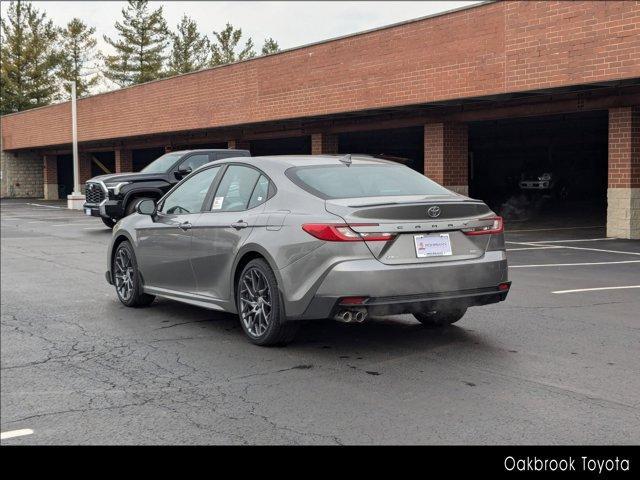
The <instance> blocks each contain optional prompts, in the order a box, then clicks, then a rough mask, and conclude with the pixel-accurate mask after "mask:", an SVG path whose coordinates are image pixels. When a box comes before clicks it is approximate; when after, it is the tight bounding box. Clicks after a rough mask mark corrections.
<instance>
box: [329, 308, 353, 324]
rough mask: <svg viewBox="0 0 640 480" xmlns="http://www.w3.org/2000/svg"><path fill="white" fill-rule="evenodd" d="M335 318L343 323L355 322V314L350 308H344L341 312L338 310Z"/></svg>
mask: <svg viewBox="0 0 640 480" xmlns="http://www.w3.org/2000/svg"><path fill="white" fill-rule="evenodd" d="M333 318H335V319H336V320H338V321H339V322H343V323H351V322H353V314H352V313H351V312H350V311H349V310H342V311H341V312H338V313H337V314H336V316H335V317H333Z"/></svg>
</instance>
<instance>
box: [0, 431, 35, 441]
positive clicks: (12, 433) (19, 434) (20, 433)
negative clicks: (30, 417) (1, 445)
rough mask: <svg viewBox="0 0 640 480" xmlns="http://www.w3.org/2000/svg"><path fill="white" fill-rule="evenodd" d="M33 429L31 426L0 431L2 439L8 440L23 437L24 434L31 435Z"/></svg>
mask: <svg viewBox="0 0 640 480" xmlns="http://www.w3.org/2000/svg"><path fill="white" fill-rule="evenodd" d="M32 433H33V430H31V429H30V428H23V429H22V430H11V431H9V432H2V433H0V440H7V439H8V438H14V437H22V436H24V435H31V434H32Z"/></svg>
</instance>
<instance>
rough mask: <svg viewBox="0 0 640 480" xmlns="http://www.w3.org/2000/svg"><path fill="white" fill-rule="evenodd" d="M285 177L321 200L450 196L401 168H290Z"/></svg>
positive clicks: (327, 166)
mask: <svg viewBox="0 0 640 480" xmlns="http://www.w3.org/2000/svg"><path fill="white" fill-rule="evenodd" d="M285 173H286V175H287V177H289V179H291V180H292V181H293V182H294V183H295V184H297V185H298V186H300V187H302V188H304V189H305V190H307V191H308V192H309V193H312V194H313V195H316V196H317V197H320V198H323V199H335V198H358V197H384V196H396V195H448V194H450V192H449V191H448V190H447V189H446V188H444V187H442V186H440V185H438V184H437V183H436V182H434V181H433V180H429V179H428V178H427V177H425V176H424V175H422V174H421V173H418V172H416V171H415V170H411V169H410V168H408V167H404V166H400V165H397V166H396V165H372V164H367V165H351V166H349V167H347V166H346V165H314V166H308V167H295V168H290V169H289V170H287V171H286V172H285Z"/></svg>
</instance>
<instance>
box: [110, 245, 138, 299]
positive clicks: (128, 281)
mask: <svg viewBox="0 0 640 480" xmlns="http://www.w3.org/2000/svg"><path fill="white" fill-rule="evenodd" d="M113 265H114V278H115V283H116V290H117V292H118V295H120V298H122V300H124V301H125V302H127V301H129V300H130V299H131V296H132V295H133V275H134V271H133V261H132V260H131V254H130V253H129V251H128V250H127V249H126V248H124V247H123V248H119V249H118V251H117V252H116V256H115V260H114V262H113Z"/></svg>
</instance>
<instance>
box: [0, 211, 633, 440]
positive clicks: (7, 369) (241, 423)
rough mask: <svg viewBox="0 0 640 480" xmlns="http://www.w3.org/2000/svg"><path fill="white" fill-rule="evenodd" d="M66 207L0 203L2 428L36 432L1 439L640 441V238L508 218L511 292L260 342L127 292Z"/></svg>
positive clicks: (90, 231)
mask: <svg viewBox="0 0 640 480" xmlns="http://www.w3.org/2000/svg"><path fill="white" fill-rule="evenodd" d="M60 207H61V204H59V203H51V202H46V203H45V202H38V201H29V200H20V201H2V202H1V203H0V212H1V213H0V219H1V227H2V228H1V237H2V255H1V256H2V260H1V262H2V263H1V267H2V277H1V287H2V295H1V297H2V298H1V301H2V303H1V310H2V312H1V313H2V327H1V340H2V343H1V347H2V348H1V369H2V370H1V373H2V375H1V389H0V401H1V407H2V408H1V415H0V417H1V419H0V420H1V422H0V423H1V430H2V432H9V431H15V430H23V429H29V430H31V431H32V432H33V433H31V434H28V435H23V436H18V437H14V438H10V439H3V440H2V444H7V445H8V444H52V443H53V444H77V443H80V444H131V443H135V444H139V443H150V444H176V443H178V444H203V443H204V444H255V443H259V444H408V443H421V444H440V443H454V444H507V443H508V444H511V443H516V444H548V443H550V444H565V443H572V444H573V443H578V444H602V443H605V444H607V443H616V444H638V443H640V360H639V359H640V314H639V313H638V312H640V289H639V288H638V286H640V242H639V241H630V240H618V239H605V238H604V228H603V226H602V225H599V224H590V223H589V222H586V223H585V222H577V224H576V225H571V224H568V223H563V224H562V225H561V226H558V225H556V226H547V225H543V226H535V225H533V226H531V225H514V226H512V225H507V228H508V232H507V240H508V241H509V243H508V244H507V245H508V248H509V250H510V252H509V263H510V277H511V280H512V281H513V287H512V291H511V293H510V296H509V298H508V299H507V301H506V302H503V303H500V304H495V305H489V306H485V307H476V308H472V309H470V310H469V311H468V313H467V315H466V316H465V317H464V318H463V319H462V320H461V321H460V322H459V323H457V324H456V325H455V326H452V327H450V328H447V329H445V330H441V331H434V330H428V329H425V328H423V327H422V326H421V325H420V324H418V323H417V322H416V321H414V320H413V319H412V317H410V316H395V317H389V318H384V319H383V318H380V319H373V320H372V321H370V322H367V323H364V324H362V325H344V324H340V323H337V322H333V321H326V322H316V323H311V324H308V325H306V326H305V328H304V329H303V330H302V331H301V332H300V334H299V335H298V338H297V340H296V342H295V343H293V344H291V345H289V346H288V347H285V348H261V347H257V346H253V345H251V344H250V343H248V342H247V341H246V340H245V338H244V336H243V333H242V331H241V329H240V326H239V324H238V321H237V318H236V317H234V316H232V315H227V314H220V313H216V312H212V311H208V310H204V309H199V308H195V307H190V306H185V305H181V304H178V303H174V302H170V301H166V300H159V301H156V302H155V303H154V304H153V305H152V306H151V307H149V308H145V309H137V310H134V309H128V308H125V307H123V306H122V305H121V304H120V302H118V300H117V298H116V295H115V292H114V291H113V288H112V287H111V286H109V285H108V284H107V283H106V282H105V280H104V270H105V261H106V260H105V257H106V245H107V242H108V240H109V237H110V230H107V229H105V228H104V227H103V226H102V224H101V222H100V221H99V220H97V219H92V218H86V217H83V216H82V214H81V212H76V211H68V210H66V209H64V208H60ZM612 287H616V288H612ZM617 287H636V288H617Z"/></svg>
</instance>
